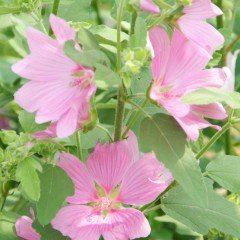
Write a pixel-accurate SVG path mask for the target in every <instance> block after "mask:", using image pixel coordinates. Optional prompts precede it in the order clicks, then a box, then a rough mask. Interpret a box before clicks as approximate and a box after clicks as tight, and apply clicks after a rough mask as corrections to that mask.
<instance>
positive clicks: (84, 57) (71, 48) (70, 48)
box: [64, 41, 110, 67]
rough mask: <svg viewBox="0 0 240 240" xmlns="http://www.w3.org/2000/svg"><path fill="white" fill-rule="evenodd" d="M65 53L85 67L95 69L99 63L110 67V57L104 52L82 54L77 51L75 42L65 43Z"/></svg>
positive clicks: (93, 51) (85, 52)
mask: <svg viewBox="0 0 240 240" xmlns="http://www.w3.org/2000/svg"><path fill="white" fill-rule="evenodd" d="M64 51H65V53H66V55H67V56H68V57H69V58H71V59H72V60H73V61H75V62H77V63H80V64H81V65H83V66H88V67H94V66H95V65H96V64H98V63H100V64H104V65H108V66H109V65H110V61H109V59H108V57H107V56H106V54H104V53H103V52H102V51H100V50H97V49H92V50H86V51H83V52H80V51H78V50H76V49H75V43H74V42H73V41H68V42H66V43H65V46H64Z"/></svg>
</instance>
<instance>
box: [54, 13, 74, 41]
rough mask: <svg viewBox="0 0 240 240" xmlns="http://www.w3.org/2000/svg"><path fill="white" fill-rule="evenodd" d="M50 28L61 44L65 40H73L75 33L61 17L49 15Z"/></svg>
mask: <svg viewBox="0 0 240 240" xmlns="http://www.w3.org/2000/svg"><path fill="white" fill-rule="evenodd" d="M50 24H51V28H52V30H53V32H54V34H55V36H56V38H57V40H58V42H59V43H60V44H61V45H63V44H64V43H65V42H66V41H69V40H75V37H76V33H75V31H74V29H73V28H71V27H70V26H69V24H68V23H67V22H66V21H65V20H64V19H62V18H59V17H57V16H55V15H54V14H51V15H50Z"/></svg>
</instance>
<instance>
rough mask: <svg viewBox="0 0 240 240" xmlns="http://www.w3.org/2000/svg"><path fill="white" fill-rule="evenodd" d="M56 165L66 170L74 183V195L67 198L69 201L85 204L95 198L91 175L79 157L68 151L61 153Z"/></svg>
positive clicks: (95, 193)
mask: <svg viewBox="0 0 240 240" xmlns="http://www.w3.org/2000/svg"><path fill="white" fill-rule="evenodd" d="M58 165H59V166H60V167H61V168H62V169H63V170H64V171H66V173H67V174H68V176H69V177H70V178H71V179H72V181H73V183H74V185H75V194H74V196H72V197H68V198H67V201H68V202H69V203H73V204H85V203H89V202H93V201H94V200H95V199H96V198H97V192H96V189H95V185H94V181H93V179H92V176H91V175H90V173H89V172H88V170H87V169H86V166H85V165H84V164H83V163H82V162H81V161H80V160H79V159H77V158H76V157H75V156H73V155H71V154H69V153H63V154H61V155H60V160H59V162H58Z"/></svg>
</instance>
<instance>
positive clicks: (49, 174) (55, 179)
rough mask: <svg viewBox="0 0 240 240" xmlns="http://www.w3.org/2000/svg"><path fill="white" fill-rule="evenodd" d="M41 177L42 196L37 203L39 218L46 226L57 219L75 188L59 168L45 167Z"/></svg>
mask: <svg viewBox="0 0 240 240" xmlns="http://www.w3.org/2000/svg"><path fill="white" fill-rule="evenodd" d="M39 177H40V186H41V196H40V199H39V201H38V203H37V217H38V221H39V223H40V224H42V225H44V226H45V225H47V224H48V223H50V221H51V220H52V219H53V218H54V217H55V215H56V213H57V212H58V210H59V209H60V208H61V206H62V205H63V203H64V202H65V199H66V197H68V196H71V195H73V193H74V187H73V183H72V181H71V179H70V178H69V177H68V175H67V174H66V173H65V172H64V171H63V170H62V169H61V168H59V167H57V166H52V165H46V166H44V170H43V173H42V174H40V176H39Z"/></svg>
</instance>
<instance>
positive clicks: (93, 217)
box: [51, 205, 102, 240]
mask: <svg viewBox="0 0 240 240" xmlns="http://www.w3.org/2000/svg"><path fill="white" fill-rule="evenodd" d="M101 222H102V217H101V215H98V214H93V208H91V207H88V206H82V205H69V206H67V207H64V208H62V209H61V210H60V211H59V212H58V213H57V215H56V217H55V219H54V220H53V221H52V222H51V223H52V226H53V228H54V229H56V230H58V231H60V232H61V233H62V234H63V235H64V236H68V237H70V238H71V239H72V240H82V239H84V240H99V238H100V236H101V232H100V231H99V228H98V225H100V223H101Z"/></svg>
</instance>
